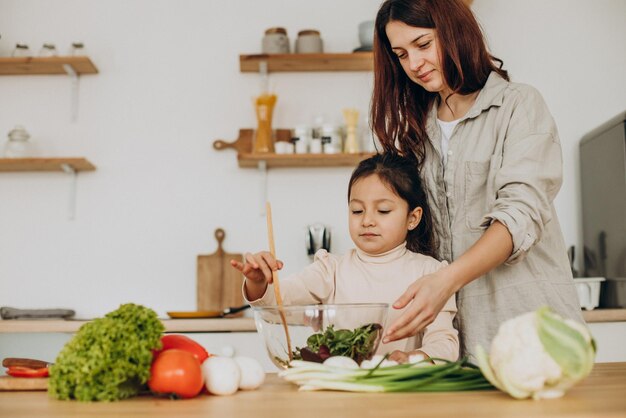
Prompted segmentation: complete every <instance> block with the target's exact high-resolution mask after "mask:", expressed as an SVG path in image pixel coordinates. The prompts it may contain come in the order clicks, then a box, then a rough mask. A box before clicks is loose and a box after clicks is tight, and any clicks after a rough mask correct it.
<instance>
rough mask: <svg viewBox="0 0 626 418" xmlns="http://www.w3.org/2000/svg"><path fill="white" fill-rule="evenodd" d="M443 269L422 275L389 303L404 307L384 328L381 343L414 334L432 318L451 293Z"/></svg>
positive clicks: (399, 307) (396, 306)
mask: <svg viewBox="0 0 626 418" xmlns="http://www.w3.org/2000/svg"><path fill="white" fill-rule="evenodd" d="M446 270H447V268H443V269H441V270H439V271H436V272H435V273H432V274H427V275H426V276H422V277H421V278H420V279H418V280H416V281H415V282H413V284H412V285H410V286H409V288H408V289H407V290H406V292H404V293H403V294H402V296H400V298H399V299H398V300H396V302H395V303H394V304H393V307H394V309H402V308H404V307H405V306H407V305H408V308H406V310H405V311H404V312H403V313H402V315H400V317H399V318H398V319H396V320H395V321H394V323H393V324H391V326H390V327H389V329H388V330H387V334H386V335H385V337H384V338H383V342H384V343H388V342H390V341H396V340H400V339H402V338H408V337H411V336H413V335H417V334H418V333H419V332H420V331H421V330H423V329H424V328H426V326H428V325H429V324H430V323H431V322H433V321H434V320H435V318H436V317H437V315H438V314H439V312H440V311H441V309H443V307H444V305H445V304H446V302H447V301H448V299H450V296H452V295H453V294H454V292H455V290H454V288H453V287H452V286H450V285H449V280H448V279H447V277H446V276H447V274H446Z"/></svg>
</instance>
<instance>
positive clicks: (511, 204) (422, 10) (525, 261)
mask: <svg viewBox="0 0 626 418" xmlns="http://www.w3.org/2000/svg"><path fill="white" fill-rule="evenodd" d="M374 59H375V68H374V93H373V97H372V110H371V113H372V114H371V120H372V123H373V128H374V131H375V133H376V135H377V137H378V138H379V140H380V142H381V144H382V146H383V148H384V149H385V150H394V149H398V150H399V152H400V153H402V154H414V155H415V156H416V157H417V159H418V164H419V166H420V173H421V177H422V180H423V182H424V184H425V187H426V188H427V190H428V197H429V203H430V205H431V207H432V209H433V217H434V219H435V231H436V234H437V236H438V238H439V241H440V245H439V257H440V258H441V259H444V260H447V261H450V262H451V263H450V265H449V266H447V267H445V268H443V269H441V270H438V271H436V272H434V273H432V274H429V275H427V276H424V277H422V278H420V279H419V280H417V281H416V282H414V283H413V284H412V285H411V286H409V288H408V289H407V291H406V292H405V293H404V294H403V295H402V296H401V297H400V298H399V299H398V300H397V302H396V303H395V305H394V307H395V308H397V309H401V308H404V307H405V306H407V305H408V304H409V303H410V305H409V307H408V308H407V309H406V310H405V312H404V313H403V314H402V315H401V316H400V317H399V318H398V319H397V320H396V321H394V322H393V323H392V324H391V326H390V327H389V330H388V332H387V335H386V337H385V338H386V341H394V340H396V339H399V338H405V337H407V336H409V335H415V334H417V333H419V332H420V330H422V329H423V328H424V327H425V326H426V325H428V324H429V323H430V322H431V321H432V320H433V318H434V317H435V316H436V315H437V313H438V312H439V311H440V310H441V308H442V307H443V306H444V304H445V303H446V301H447V300H448V298H449V297H450V296H451V295H453V294H454V293H455V292H458V293H457V305H458V314H457V318H456V326H457V328H458V330H459V332H460V335H461V343H462V353H463V354H464V355H470V356H472V355H473V353H474V352H475V348H476V345H477V344H480V345H482V346H483V347H485V348H487V349H488V347H489V344H490V342H491V339H492V338H493V336H494V335H495V333H496V331H497V329H498V327H499V324H500V323H501V322H503V321H504V320H506V319H508V318H511V317H514V316H516V315H518V314H521V313H523V312H527V311H530V310H533V309H535V308H538V307H539V306H542V305H549V306H550V307H552V308H553V309H554V310H555V311H556V312H558V313H560V314H561V315H563V316H565V317H569V318H573V319H576V320H579V321H583V320H582V316H581V313H580V305H579V302H578V297H577V294H576V291H575V288H574V283H573V281H572V274H571V270H570V268H569V262H568V259H567V254H566V249H565V243H564V241H563V236H562V233H561V229H560V226H559V223H558V220H557V217H556V213H555V210H554V206H553V203H552V202H553V200H554V197H555V196H556V193H557V192H558V190H559V188H560V186H561V177H562V161H561V147H560V143H559V137H558V133H557V129H556V126H555V124H554V120H553V119H552V117H551V116H550V113H549V111H548V109H547V107H546V104H545V102H544V101H543V99H542V97H541V95H540V94H539V93H538V92H537V91H536V90H535V89H533V88H532V87H530V86H527V85H522V84H515V83H511V82H509V77H508V74H507V72H506V71H505V70H503V69H502V68H501V66H502V61H501V60H499V59H497V58H495V57H493V56H492V55H490V54H489V52H488V51H487V48H486V46H485V42H484V39H483V35H482V32H481V30H480V28H479V26H478V23H477V22H476V20H475V18H474V16H473V15H472V12H471V11H470V10H469V9H468V8H467V7H466V6H465V5H464V4H463V3H462V2H461V1H460V0H446V1H443V0H387V1H385V2H384V3H383V4H382V6H381V8H380V10H379V12H378V15H377V17H376V35H375V42H374ZM496 63H498V64H499V65H496Z"/></svg>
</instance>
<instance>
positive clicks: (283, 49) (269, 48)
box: [262, 28, 289, 54]
mask: <svg viewBox="0 0 626 418" xmlns="http://www.w3.org/2000/svg"><path fill="white" fill-rule="evenodd" d="M262 51H263V53H264V54H288V53H289V38H288V37H287V30H286V29H285V28H269V29H267V30H266V31H265V36H263V42H262Z"/></svg>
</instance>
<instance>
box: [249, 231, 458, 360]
mask: <svg viewBox="0 0 626 418" xmlns="http://www.w3.org/2000/svg"><path fill="white" fill-rule="evenodd" d="M445 265H447V263H446V262H440V261H437V260H435V259H434V258H432V257H429V256H426V255H423V254H417V253H414V252H411V251H409V250H408V249H407V248H406V243H403V244H402V245H400V246H398V247H396V248H394V249H393V250H391V251H389V252H386V253H384V254H380V255H370V254H367V253H364V252H363V251H361V250H359V249H353V250H351V251H349V252H348V253H347V254H345V255H343V256H336V255H333V254H330V253H328V252H326V250H319V251H318V252H317V253H316V254H315V260H314V261H313V263H312V264H310V265H309V266H308V267H306V268H305V269H304V270H302V271H301V272H299V273H297V274H294V275H291V276H289V277H287V278H285V279H284V280H281V282H280V292H281V296H282V298H283V303H284V304H285V305H308V304H319V303H389V305H390V308H389V312H388V314H387V321H386V323H387V324H391V323H392V322H393V321H394V320H395V319H397V318H398V317H399V316H400V314H402V312H403V311H404V309H393V308H392V307H391V305H392V304H393V302H395V301H396V299H397V298H398V297H399V296H400V295H401V294H402V293H404V291H406V289H407V287H408V286H409V285H410V284H411V283H413V282H414V281H415V279H416V278H419V277H421V276H423V275H425V274H429V273H433V272H435V271H437V270H439V269H440V268H441V267H443V266H445ZM244 297H245V298H246V300H248V299H247V295H246V292H245V288H244ZM248 302H249V303H250V304H251V305H252V306H267V305H275V304H276V299H275V298H274V290H273V287H272V286H271V285H270V286H268V289H267V290H266V292H265V294H264V295H263V296H262V297H261V298H260V299H257V300H254V301H250V300H248ZM455 314H456V304H455V301H454V296H453V297H451V298H450V299H449V300H448V302H447V303H446V304H445V306H444V308H443V310H442V311H441V312H440V313H439V315H437V317H436V318H435V321H434V322H433V323H432V324H430V325H429V326H428V327H427V328H426V329H425V330H424V331H423V332H422V333H420V334H419V335H417V336H415V337H411V338H406V339H403V340H399V341H393V342H390V343H388V344H382V343H381V345H380V346H379V348H378V351H377V353H379V354H384V353H388V352H392V351H394V350H401V351H411V350H415V349H420V350H422V351H423V352H424V353H426V354H428V355H429V356H430V357H437V358H443V359H448V360H453V361H454V360H457V358H458V356H459V340H458V332H457V330H456V329H454V327H453V325H452V322H453V319H454V315H455Z"/></svg>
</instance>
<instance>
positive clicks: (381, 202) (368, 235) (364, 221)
mask: <svg viewBox="0 0 626 418" xmlns="http://www.w3.org/2000/svg"><path fill="white" fill-rule="evenodd" d="M348 203H349V215H348V224H349V228H350V237H351V238H352V241H354V244H355V245H356V246H357V247H358V248H359V249H360V250H362V251H364V252H366V253H368V254H382V253H384V252H387V251H389V250H392V249H394V248H395V247H397V246H398V245H400V244H402V243H403V242H404V241H406V236H407V233H408V231H409V230H412V229H414V228H415V227H417V225H418V224H419V221H420V219H421V217H422V208H420V207H418V208H415V209H414V210H413V211H411V212H409V205H408V204H407V202H406V201H405V200H404V199H402V198H401V197H399V196H398V195H397V194H395V193H394V192H393V191H392V190H391V189H390V188H389V187H388V186H387V185H386V184H385V183H383V182H382V181H381V180H380V178H379V177H378V176H377V175H376V174H372V175H369V176H367V177H364V178H361V179H359V180H357V181H356V182H355V183H354V184H353V185H352V190H351V192H350V202H348Z"/></svg>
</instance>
